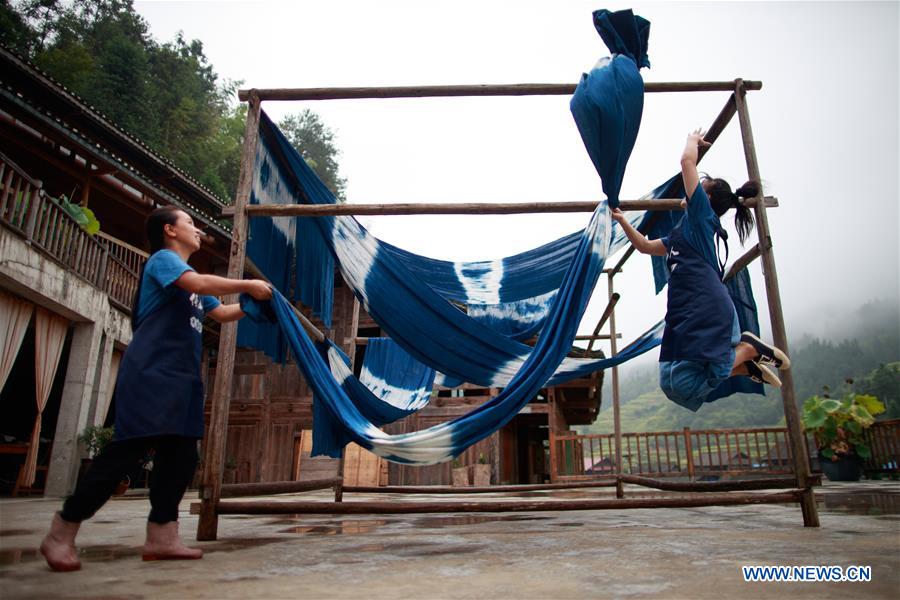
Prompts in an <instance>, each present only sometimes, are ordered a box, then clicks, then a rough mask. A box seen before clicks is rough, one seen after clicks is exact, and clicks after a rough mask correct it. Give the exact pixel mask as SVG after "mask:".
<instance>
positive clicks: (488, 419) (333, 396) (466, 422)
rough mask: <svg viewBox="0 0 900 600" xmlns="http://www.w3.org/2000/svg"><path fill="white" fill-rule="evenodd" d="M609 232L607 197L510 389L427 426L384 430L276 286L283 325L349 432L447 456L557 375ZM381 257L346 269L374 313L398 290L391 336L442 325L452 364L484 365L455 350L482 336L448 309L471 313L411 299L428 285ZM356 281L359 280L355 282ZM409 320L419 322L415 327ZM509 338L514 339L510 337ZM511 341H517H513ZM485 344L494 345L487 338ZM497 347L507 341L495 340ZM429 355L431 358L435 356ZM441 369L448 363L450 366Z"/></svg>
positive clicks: (399, 453) (402, 452)
mask: <svg viewBox="0 0 900 600" xmlns="http://www.w3.org/2000/svg"><path fill="white" fill-rule="evenodd" d="M334 223H335V230H334V231H333V235H334V237H335V238H336V239H345V236H346V235H347V232H346V231H344V230H342V229H341V228H340V227H339V224H340V223H342V220H341V219H340V218H336V219H334ZM343 223H344V225H345V226H346V225H350V224H351V223H350V220H347V221H343ZM610 232H611V220H610V217H609V214H608V211H607V207H606V204H601V205H599V206H598V208H597V210H596V211H595V213H594V215H593V216H592V218H591V221H590V223H589V225H588V227H586V228H585V231H584V234H583V236H582V239H581V241H580V243H579V246H578V249H577V250H576V253H575V256H574V258H573V261H572V263H571V264H570V266H569V269H568V270H567V271H566V275H565V277H564V278H563V283H562V285H561V286H560V289H559V292H558V293H557V295H556V297H555V299H554V301H553V304H552V307H551V310H550V314H549V315H548V318H547V322H546V325H545V327H544V330H543V332H542V335H541V336H540V337H539V338H538V341H537V344H536V345H535V347H534V349H533V350H531V349H528V351H526V352H525V355H524V360H523V361H521V362H518V359H520V358H521V357H519V356H516V357H515V358H516V359H517V361H516V362H515V364H514V367H515V373H514V375H513V376H512V378H511V379H510V380H509V382H508V384H507V385H506V387H505V389H504V390H503V391H502V392H501V393H500V394H499V395H498V396H497V397H495V398H493V399H491V400H490V401H488V402H487V403H485V404H484V405H482V406H480V407H478V408H477V409H475V410H473V411H472V412H471V413H469V414H467V415H465V416H463V417H460V418H458V419H455V420H453V421H450V422H448V423H444V424H442V425H438V426H436V427H432V428H429V429H426V430H423V431H420V432H415V433H409V434H403V435H399V436H389V435H387V434H385V433H384V432H382V431H380V430H379V429H378V428H377V427H376V426H375V425H374V424H372V423H371V421H370V420H369V419H367V418H366V417H365V416H364V415H363V414H362V413H361V412H360V410H359V409H358V407H357V406H356V405H355V404H354V403H353V402H352V400H351V399H350V398H349V396H348V395H347V393H346V392H345V391H344V390H343V388H342V387H341V383H343V382H341V383H339V382H338V381H337V380H336V379H335V378H334V376H333V374H332V372H331V371H330V369H329V368H328V366H327V365H326V363H325V361H324V360H323V359H322V356H321V355H320V353H319V352H318V351H317V350H316V348H315V347H314V346H313V344H312V343H311V342H310V340H309V338H308V337H307V335H306V333H305V331H303V329H302V327H301V326H300V323H299V321H298V320H297V318H296V316H295V315H294V313H293V311H292V310H291V307H290V305H289V304H288V302H287V301H286V300H285V299H284V298H283V297H282V296H281V295H280V294H275V296H274V297H273V300H272V304H273V308H274V310H275V314H276V315H277V318H278V322H279V325H280V326H281V328H282V330H283V331H284V332H285V333H286V337H287V338H288V341H289V343H290V345H291V349H292V351H293V353H294V355H295V356H296V357H297V361H298V363H297V364H298V367H299V368H300V369H301V370H302V371H303V373H304V375H305V376H306V379H307V381H308V382H309V384H310V386H311V387H312V389H313V391H314V394H315V397H316V399H317V401H319V402H321V403H322V404H323V408H325V409H326V410H328V411H329V412H330V413H331V416H332V417H333V418H334V419H336V420H337V421H339V422H340V423H341V424H342V425H343V427H344V429H345V433H346V434H347V435H348V436H349V437H350V439H352V440H353V441H355V442H356V443H358V444H360V445H361V446H363V447H365V448H368V449H370V450H371V451H373V452H374V453H376V454H378V455H380V456H383V457H384V458H387V459H388V460H392V461H396V462H412V463H417V464H430V463H434V462H441V461H444V460H447V459H449V458H452V457H453V456H455V455H457V454H459V452H461V451H462V450H463V449H465V448H466V447H468V446H470V445H471V444H473V443H475V442H477V441H478V440H480V439H482V438H484V437H486V436H487V435H490V433H492V432H493V431H495V430H496V429H498V428H500V427H502V426H503V425H504V424H506V423H507V422H509V420H510V419H512V418H513V417H514V416H515V415H516V414H517V413H518V412H519V410H521V408H522V407H523V406H525V404H527V403H528V402H530V401H531V399H532V398H533V397H534V396H535V395H536V394H537V392H538V391H539V390H540V388H541V387H543V386H544V385H546V383H547V380H548V379H551V377H552V376H553V374H554V372H555V371H556V370H557V367H559V366H560V363H562V362H563V359H564V358H565V356H566V353H567V352H568V351H569V349H570V347H571V342H572V339H573V338H574V336H575V332H576V329H577V327H578V324H579V321H580V317H581V314H582V313H583V310H584V308H585V306H586V305H587V302H588V300H589V299H590V295H591V292H592V291H593V286H594V284H595V283H596V280H597V278H598V277H599V275H600V273H601V272H602V269H603V264H604V261H605V258H606V254H607V252H608V249H609V245H610ZM356 233H361V232H356ZM372 239H374V238H369V240H372ZM373 246H374V250H375V252H374V254H376V255H377V251H378V250H377V245H374V244H373ZM335 249H336V254H337V257H338V259H339V264H341V265H342V269H343V266H344V263H345V262H346V261H344V260H343V258H344V257H343V256H342V254H343V253H344V251H345V250H346V249H345V248H343V247H342V245H341V244H336V245H335ZM348 258H349V257H348ZM378 258H380V259H382V260H383V262H384V263H386V264H378V263H376V262H372V261H364V262H361V263H360V262H355V261H354V262H353V265H354V266H355V267H356V271H357V272H356V273H354V272H353V269H349V271H350V273H347V272H345V273H344V275H345V279H346V280H347V281H348V283H350V282H354V281H355V282H358V281H359V274H360V273H364V275H365V277H364V278H363V279H364V286H365V287H364V289H362V290H356V291H357V293H359V294H360V295H361V296H362V298H361V299H362V301H363V302H364V304H365V305H366V307H367V309H368V310H369V314H371V315H372V316H373V317H375V318H376V320H379V319H378V316H376V315H377V314H378V312H379V310H380V309H382V306H380V305H379V304H378V303H377V302H375V303H374V305H373V304H372V303H370V302H369V301H370V300H372V299H375V300H376V301H377V300H378V299H379V298H381V297H382V296H384V295H385V294H384V293H383V287H384V286H387V289H390V290H391V292H390V293H389V294H386V295H387V296H390V297H391V298H392V299H393V300H394V301H395V302H399V303H400V305H394V306H393V308H392V310H393V313H394V314H396V315H401V318H400V319H397V320H396V321H394V322H393V324H394V325H395V326H396V327H397V329H398V331H396V332H394V331H390V329H388V331H390V333H391V337H392V338H393V339H394V340H395V341H397V343H398V344H400V345H401V346H403V347H404V349H406V350H407V351H410V347H407V345H406V344H404V343H403V342H402V341H401V340H404V339H408V337H409V335H410V333H411V332H415V334H416V335H417V336H419V337H430V336H431V335H433V334H435V333H438V334H441V335H442V339H441V344H440V346H441V347H442V348H443V351H444V352H446V353H447V354H449V355H451V356H452V358H451V360H450V361H449V364H451V365H453V366H460V365H462V363H463V362H466V363H469V364H468V365H467V366H468V367H478V368H481V369H484V368H485V365H473V364H472V361H471V360H469V359H466V360H465V361H463V360H461V358H462V357H461V356H459V355H458V354H457V355H455V356H454V355H453V354H452V351H453V350H454V348H455V347H456V346H457V344H458V343H459V342H461V341H466V342H469V343H471V342H473V341H476V340H471V339H466V340H463V336H462V335H461V334H462V333H464V331H459V332H455V331H454V327H453V325H456V326H463V325H464V324H465V323H464V322H460V321H457V322H456V323H452V322H451V323H449V324H450V325H451V326H450V327H447V325H448V322H447V321H452V320H453V319H447V317H448V316H449V315H448V314H446V313H448V312H449V313H450V314H451V315H452V314H455V315H460V316H462V317H464V318H465V319H468V317H466V316H465V315H464V314H463V313H462V312H461V311H459V310H457V309H455V308H454V307H453V306H452V305H450V304H449V303H448V302H447V301H446V300H444V299H442V298H440V297H439V296H437V294H435V293H434V292H433V291H431V292H430V293H431V294H432V295H433V298H430V299H431V300H432V301H433V304H432V305H430V306H426V307H423V306H421V305H417V304H416V302H411V303H405V302H404V300H405V296H406V293H407V292H410V291H421V290H411V289H410V287H411V286H413V285H415V284H418V283H419V282H418V281H404V280H402V279H399V278H398V277H397V273H396V271H393V272H392V269H391V268H390V267H391V266H393V265H391V264H390V263H391V262H392V258H393V257H392V256H391V255H390V254H388V253H384V254H383V255H382V256H379V257H378ZM366 262H367V263H368V264H366ZM379 262H380V261H379ZM360 267H362V268H360ZM406 274H407V275H409V274H408V273H406ZM348 275H349V276H348ZM370 275H371V276H370ZM416 279H417V278H416ZM350 285H353V284H352V283H350ZM417 287H419V288H424V289H426V290H429V291H430V288H427V286H421V285H419V286H417ZM380 292H381V293H380ZM435 300H437V301H435ZM423 308H424V309H425V310H424V311H423V310H422V309H423ZM421 317H425V318H424V319H423V318H421ZM468 321H470V324H473V325H478V324H477V323H474V322H471V319H468ZM410 326H411V327H412V329H409V327H410ZM476 329H477V328H476ZM485 331H488V332H491V333H493V332H492V331H491V330H489V329H485ZM495 335H497V334H495ZM451 338H455V339H451ZM503 339H506V340H507V341H509V340H508V338H503ZM492 341H495V340H492ZM509 343H510V344H512V343H514V342H511V341H509ZM482 349H492V348H489V347H488V346H487V345H483V348H482ZM478 350H479V349H478V348H475V347H465V351H466V353H472V352H473V351H474V352H476V353H477V351H478ZM494 350H503V349H502V348H495V349H494ZM410 354H413V356H415V354H416V353H414V352H410ZM478 358H481V359H484V360H485V361H486V362H487V363H488V364H494V365H496V358H495V357H494V356H490V355H484V356H480V357H478ZM423 362H425V363H426V364H431V363H430V362H429V361H423ZM442 370H443V371H445V372H446V371H447V369H442ZM495 370H496V369H495ZM345 381H346V380H345Z"/></svg>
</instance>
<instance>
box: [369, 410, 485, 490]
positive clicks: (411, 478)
mask: <svg viewBox="0 0 900 600" xmlns="http://www.w3.org/2000/svg"><path fill="white" fill-rule="evenodd" d="M489 398H490V396H489V395H483V396H466V397H463V398H443V397H442V398H435V399H434V400H432V401H431V403H430V404H429V405H428V406H427V407H425V408H424V409H422V410H421V411H419V412H417V413H416V414H413V415H410V416H408V417H406V418H405V419H403V420H402V421H398V422H396V423H392V424H390V425H388V426H387V427H385V431H387V432H388V433H391V434H397V433H409V432H412V431H419V430H421V429H426V428H428V427H432V426H434V425H439V424H441V423H445V422H447V421H450V420H451V419H455V418H456V417H458V416H461V415H464V414H466V413H469V412H471V410H472V409H473V408H475V407H476V406H479V405H481V404H483V403H484V402H486V401H487V400H488V399H489ZM499 440H500V432H499V431H495V432H494V433H493V434H492V435H491V436H489V437H487V438H485V439H483V440H481V441H480V442H478V443H476V444H474V445H472V446H470V447H469V448H467V449H466V450H465V451H464V452H463V453H462V454H461V455H460V456H459V463H460V465H461V466H467V465H474V464H477V463H478V460H479V458H480V457H481V456H484V459H485V460H486V461H487V463H488V464H491V465H494V466H495V469H494V470H496V466H497V465H498V464H499V461H498V459H499V454H500V443H499ZM497 480H498V473H496V472H492V473H491V483H496V482H497ZM388 483H389V485H452V484H453V462H451V461H447V462H444V463H441V464H438V465H429V466H422V467H411V466H407V465H401V464H396V463H389V464H388Z"/></svg>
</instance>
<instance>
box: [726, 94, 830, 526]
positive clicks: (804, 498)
mask: <svg viewBox="0 0 900 600" xmlns="http://www.w3.org/2000/svg"><path fill="white" fill-rule="evenodd" d="M734 85H735V93H734V95H735V102H736V106H737V113H738V119H739V120H740V124H741V138H742V140H743V144H744V158H745V160H746V162H747V174H748V176H749V177H750V179H752V180H754V181H762V179H761V177H760V174H759V163H758V162H757V159H756V146H755V144H754V142H753V129H752V128H751V126H750V114H749V111H748V109H747V102H746V98H745V97H744V96H745V94H746V89H745V86H744V82H743V81H741V80H740V79H737V80H735V82H734ZM755 213H756V231H757V235H758V236H759V248H760V252H761V258H762V266H763V275H764V277H765V281H766V299H767V300H768V304H769V318H770V319H771V322H772V336H773V338H774V341H775V345H776V346H778V347H779V348H781V349H782V350H783V351H784V352H785V353H787V352H788V343H787V333H786V332H785V327H784V314H783V313H782V311H781V292H780V291H779V289H778V272H777V271H776V269H775V253H774V250H773V248H772V237H771V234H770V231H769V219H768V217H767V216H766V206H765V203H757V205H756V207H755ZM781 381H782V386H781V399H782V402H783V404H784V415H785V420H786V421H787V432H788V439H789V440H790V444H791V449H792V451H793V457H794V473H795V475H796V477H797V487H799V488H801V489H802V490H803V491H802V494H801V498H800V507H801V510H802V512H803V524H804V525H805V526H806V527H818V526H819V515H818V512H817V509H816V500H815V496H814V494H813V491H812V488H811V487H810V471H809V457H808V456H807V454H806V445H805V444H804V440H803V432H802V430H801V428H800V415H799V414H798V411H797V403H796V400H795V398H794V376H793V374H792V373H791V370H790V369H787V370H785V371H781Z"/></svg>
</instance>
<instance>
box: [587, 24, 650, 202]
mask: <svg viewBox="0 0 900 600" xmlns="http://www.w3.org/2000/svg"><path fill="white" fill-rule="evenodd" d="M594 27H596V28H597V33H599V34H600V37H601V38H602V39H603V41H604V43H605V44H606V46H607V48H609V51H610V52H612V56H611V57H609V58H604V59H601V60H600V61H599V62H598V63H597V65H596V66H595V67H594V68H593V69H592V70H591V72H590V73H585V74H584V75H583V76H582V78H581V81H580V82H579V83H578V87H577V88H576V89H575V95H573V96H572V100H571V102H570V104H569V107H570V109H571V111H572V116H573V117H574V118H575V124H576V125H577V126H578V132H579V133H580V134H581V139H582V140H583V141H584V146H585V148H586V149H587V151H588V154H589V155H590V157H591V161H592V162H593V163H594V167H595V168H596V169H597V173H598V174H599V175H600V180H601V182H602V185H603V193H605V194H606V198H607V200H608V201H609V205H610V207H611V208H616V207H618V206H619V191H620V190H621V188H622V177H623V176H624V174H625V165H626V164H627V162H628V158H629V157H630V156H631V151H632V149H633V148H634V143H635V141H636V140H637V134H638V129H639V128H640V126H641V115H642V113H643V110H644V80H643V79H641V75H640V69H641V67H649V66H650V61H649V59H648V58H647V40H648V38H649V36H650V22H649V21H647V20H646V19H644V18H642V17H638V16H636V15H634V13H632V12H631V11H630V10H621V11H618V12H610V11H608V10H605V9H603V10H598V11H596V12H594Z"/></svg>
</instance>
